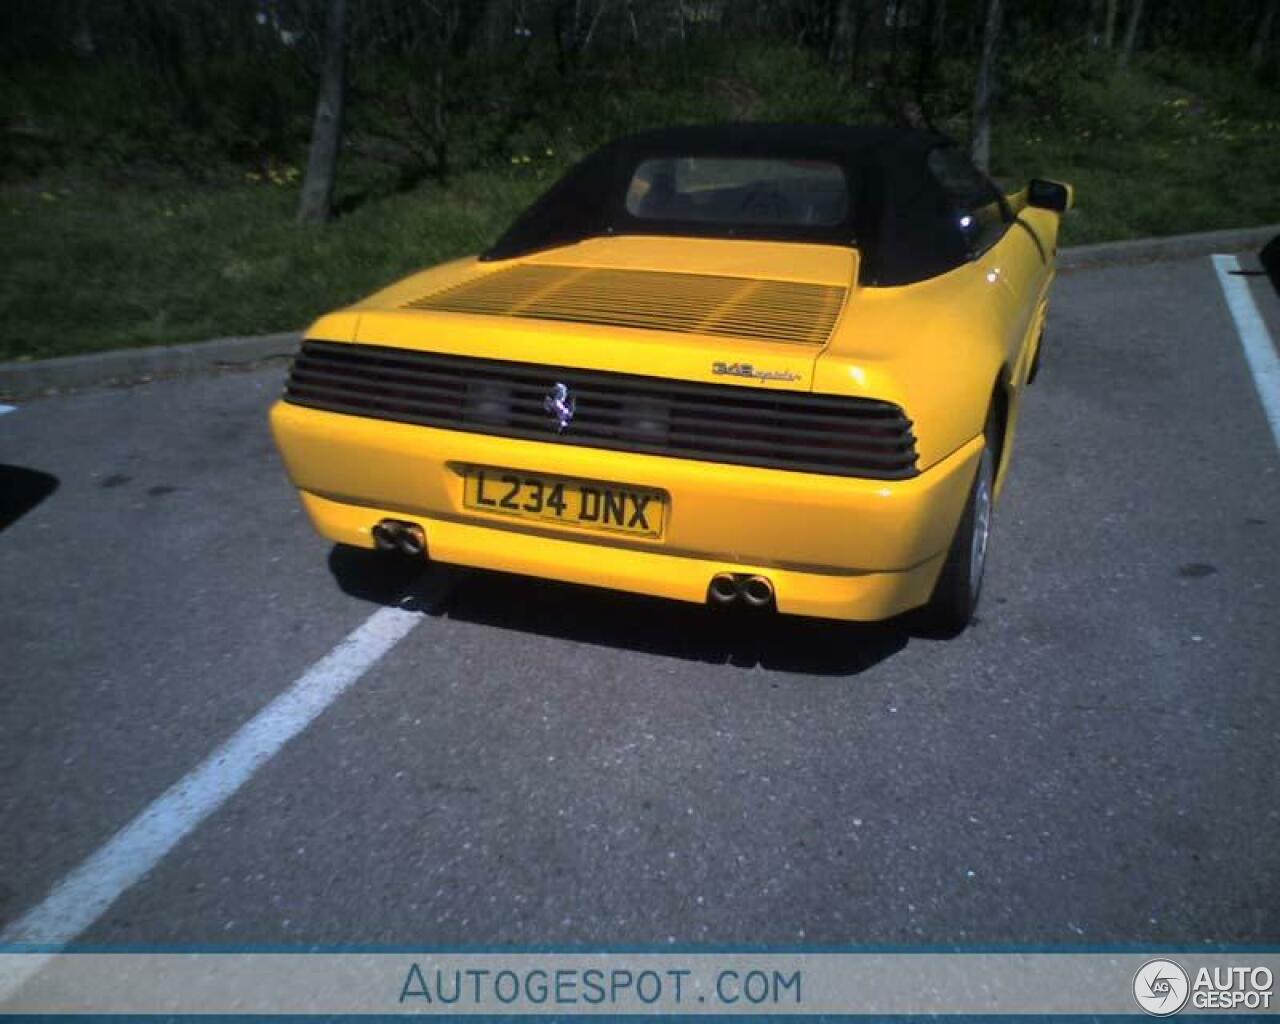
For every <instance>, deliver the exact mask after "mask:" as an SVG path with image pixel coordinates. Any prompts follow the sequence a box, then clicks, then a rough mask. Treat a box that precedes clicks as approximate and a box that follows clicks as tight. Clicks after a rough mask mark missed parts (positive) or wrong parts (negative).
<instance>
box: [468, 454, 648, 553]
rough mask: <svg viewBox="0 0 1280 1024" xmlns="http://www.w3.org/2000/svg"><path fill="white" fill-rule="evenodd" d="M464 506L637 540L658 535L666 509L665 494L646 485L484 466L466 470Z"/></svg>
mask: <svg viewBox="0 0 1280 1024" xmlns="http://www.w3.org/2000/svg"><path fill="white" fill-rule="evenodd" d="M463 504H464V505H466V507H467V508H470V509H476V510H477V511H480V512H496V513H499V514H502V515H509V516H515V517H517V518H519V519H536V520H538V521H539V522H550V523H561V524H563V525H566V526H577V527H581V528H582V529H585V530H607V531H609V532H611V533H630V534H639V535H640V536H642V537H660V536H661V535H662V524H663V520H664V519H665V517H666V510H667V498H666V495H665V494H663V492H661V491H655V490H653V489H652V488H649V487H631V486H629V485H627V484H606V483H599V482H595V481H591V480H572V479H569V478H567V477H557V476H547V475H546V474H544V473H529V472H526V471H524V470H514V469H494V468H492V467H485V466H472V467H470V468H469V469H467V470H466V473H465V476H464V487H463Z"/></svg>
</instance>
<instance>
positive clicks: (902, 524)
mask: <svg viewBox="0 0 1280 1024" xmlns="http://www.w3.org/2000/svg"><path fill="white" fill-rule="evenodd" d="M271 422H272V428H273V431H274V433H275V437H276V441H277V444H278V445H279V447H280V451H281V453H282V455H283V456H284V461H285V465H286V467H287V469H288V471H289V475H290V478H291V479H292V480H293V483H294V485H295V486H296V487H297V488H298V489H299V491H300V492H301V493H302V499H303V503H304V505H305V506H306V508H307V511H308V513H309V514H310V516H311V519H312V522H313V523H314V524H315V527H316V529H317V530H318V531H319V532H320V533H321V534H322V535H324V536H325V537H327V538H329V539H330V540H333V541H337V542H339V543H343V544H351V545H355V546H360V547H372V546H373V540H372V536H371V533H370V531H371V530H372V527H373V526H374V524H376V523H377V522H378V521H379V520H381V519H384V518H395V519H402V520H408V521H412V522H416V523H418V524H419V525H421V526H422V527H423V530H424V531H425V533H426V537H427V548H428V551H429V553H430V556H431V557H432V558H433V559H435V560H438V561H441V562H448V563H454V564H458V565H466V566H475V567H479V568H489V569H498V570H503V571H507V572H515V573H521V574H525V575H530V576H541V577H546V578H549V579H557V580H564V581H567V582H571V583H582V584H590V585H595V586H602V587H611V588H615V589H620V590H629V591H633V592H637V593H645V594H652V595H655V596H659V597H667V598H674V599H677V600H683V601H693V602H698V603H701V602H703V601H705V600H706V597H707V587H708V585H709V583H710V581H711V577H712V576H714V575H715V574H716V573H718V572H735V573H761V574H764V575H767V576H768V577H769V578H770V580H771V581H772V582H773V585H774V591H775V594H776V598H777V606H778V610H779V611H782V612H786V613H790V614H797V615H813V616H819V617H823V618H835V619H850V620H872V619H882V618H887V617H889V616H892V615H895V614H897V613H899V612H903V611H906V610H908V609H910V608H914V607H917V606H919V605H921V604H923V603H924V602H925V601H926V600H927V599H928V597H929V594H930V592H931V590H932V588H933V584H934V582H935V580H936V578H937V574H938V571H939V570H940V568H941V564H942V558H943V555H944V553H945V551H946V549H947V547H948V545H949V544H950V541H951V537H952V535H953V534H954V532H955V528H956V524H957V522H958V521H959V517H960V513H961V511H962V509H963V506H964V502H965V500H966V498H967V495H968V490H969V487H970V484H971V482H972V479H973V472H974V468H975V466H976V464H977V457H978V454H979V453H980V452H981V449H982V441H981V438H975V439H974V440H973V441H971V442H970V443H969V444H967V445H965V446H964V447H963V448H961V449H960V450H958V451H956V452H954V453H952V455H950V456H948V457H947V458H946V459H944V460H943V461H942V462H940V463H938V464H937V465H935V466H933V467H931V468H930V469H929V470H927V471H926V472H924V473H922V474H921V475H919V476H917V477H914V478H912V479H910V480H904V481H892V482H891V481H882V480H862V479H849V478H844V477H827V476H820V475H816V474H807V473H794V472H788V471H781V470H769V469H755V468H749V467H740V466H726V465H719V464H712V463H704V462H695V461H690V460H683V459H672V458H663V457H658V456H650V455H636V454H629V453H618V452H607V451H601V450H598V449H591V448H577V447H574V446H570V445H557V444H549V443H546V442H538V441H520V440H512V439H509V438H497V437H488V436H484V435H479V434H469V433H460V432H456V431H446V430H436V429H433V428H429V427H418V426H412V425H408V424H402V423H390V422H385V421H379V420H370V419H364V418H362V417H355V416H345V415H341V414H337V413H329V412H321V411H318V410H314V409H307V408H303V407H301V406H296V405H291V404H289V403H286V402H280V403H277V405H276V406H275V408H274V409H273V410H272V413H271ZM468 465H479V466H498V467H504V468H510V469H516V470H526V471H530V472H542V473H551V474H557V475H560V476H566V477H579V478H582V479H586V480H604V481H613V482H617V483H620V484H632V485H639V486H645V487H652V488H657V489H660V490H664V491H666V492H667V493H668V495H669V496H670V505H669V511H668V516H667V522H666V528H665V532H664V535H663V536H662V537H661V538H654V539H648V538H640V537H634V538H633V537H626V538H621V537H613V536H609V537H601V536H599V535H596V534H592V533H586V532H584V531H582V530H579V529H576V528H573V527H559V526H555V525H550V524H547V525H543V524H529V525H526V524H525V523H523V522H516V521H512V520H510V519H508V518H506V517H503V516H498V515H486V514H484V513H477V512H475V511H472V510H469V509H466V508H464V506H463V504H462V490H463V486H462V482H463V476H462V470H463V468H464V467H466V466H468Z"/></svg>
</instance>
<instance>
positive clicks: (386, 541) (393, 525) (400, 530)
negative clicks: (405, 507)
mask: <svg viewBox="0 0 1280 1024" xmlns="http://www.w3.org/2000/svg"><path fill="white" fill-rule="evenodd" d="M373 544H374V547H376V548H377V549H378V550H379V551H399V552H400V553H401V554H402V555H408V556H409V557H410V558H421V557H422V556H423V555H425V554H426V553H427V538H426V535H425V534H424V533H423V532H422V527H421V526H419V525H418V524H417V523H406V522H404V521H403V520H400V519H383V520H382V521H381V522H379V523H378V524H377V525H376V526H374V528H373Z"/></svg>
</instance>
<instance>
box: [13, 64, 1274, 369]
mask: <svg viewBox="0 0 1280 1024" xmlns="http://www.w3.org/2000/svg"><path fill="white" fill-rule="evenodd" d="M1055 62H1056V63H1055ZM1046 65H1050V66H1051V70H1052V71H1053V73H1052V74H1046V73H1045V71H1044V68H1045V66H1046ZM947 75H948V76H949V79H948V81H947V82H946V83H944V87H943V91H942V96H943V97H944V99H945V98H946V97H950V100H949V101H948V102H949V103H950V106H951V108H952V109H953V110H955V111H956V113H955V114H954V116H952V117H950V118H949V119H947V118H944V119H943V122H942V126H943V127H945V128H947V129H948V130H950V131H951V132H952V133H953V134H954V135H956V136H957V137H961V138H962V137H963V136H964V134H965V132H966V124H965V118H964V114H963V96H964V90H965V83H966V82H967V71H966V70H965V69H963V68H956V69H950V70H949V71H948V72H947ZM1005 82H1006V85H1005V100H1004V109H1002V110H1001V111H1000V113H999V115H998V117H997V120H996V125H995V152H994V156H993V161H994V164H995V167H994V170H995V173H996V174H997V176H998V177H999V178H1000V179H1001V180H1002V181H1003V182H1005V183H1006V184H1008V185H1010V186H1012V185H1013V184H1015V183H1019V182H1022V181H1025V180H1026V178H1028V177H1030V176H1032V175H1040V176H1046V177H1056V178H1060V179H1063V180H1066V181H1070V182H1072V183H1073V184H1074V185H1075V186H1076V190H1077V204H1078V208H1077V209H1076V210H1073V211H1072V212H1071V213H1069V214H1068V216H1067V218H1066V220H1065V222H1064V239H1063V240H1064V242H1065V244H1079V243H1086V242H1097V241H1104V240H1109V239H1123V238H1133V237H1142V236H1148V235H1162V234H1178V233H1183V232H1188V231H1199V230H1208V229H1213V228H1224V227H1238V226H1247V225H1253V224H1260V223H1270V222H1276V221H1280V175H1277V174H1276V171H1275V154H1276V153H1277V152H1278V151H1280V118H1278V117H1277V115H1276V114H1275V113H1274V111H1275V110H1277V109H1280V104H1277V103H1276V102H1275V98H1276V97H1275V92H1274V91H1267V90H1265V89H1263V88H1262V87H1261V86H1257V85H1255V84H1253V83H1250V82H1247V81H1246V82H1243V83H1242V82H1241V80H1240V79H1239V77H1238V75H1237V76H1231V75H1228V74H1226V73H1225V72H1214V71H1213V70H1211V69H1205V68H1203V67H1201V66H1184V65H1180V64H1178V63H1177V62H1176V61H1174V60H1172V59H1164V60H1161V61H1149V62H1147V63H1146V64H1144V65H1143V66H1141V67H1139V68H1137V69H1135V70H1133V71H1131V72H1127V73H1122V72H1116V71H1114V70H1113V69H1112V68H1111V67H1110V65H1109V64H1104V63H1101V62H1099V61H1097V60H1096V59H1076V58H1074V57H1070V56H1065V57H1064V56H1062V55H1055V54H1053V53H1049V54H1047V55H1044V56H1043V57H1038V58H1035V59H1032V60H1030V61H1028V62H1027V66H1026V67H1025V68H1024V67H1023V66H1022V65H1017V66H1011V67H1010V68H1009V69H1007V75H1006V79H1005ZM606 84H607V83H606ZM626 85H627V81H626V80H621V81H617V82H614V83H613V85H612V86H611V87H607V88H606V87H601V88H597V89H595V90H593V91H592V94H591V97H587V98H585V99H584V100H583V101H582V102H583V103H586V104H588V109H586V110H585V111H579V113H578V115H577V116H578V117H579V119H580V120H579V121H578V122H576V123H575V122H574V121H572V119H571V115H570V106H571V104H569V103H568V101H567V100H566V99H565V97H560V99H559V100H555V101H554V102H552V101H553V100H554V98H552V99H551V100H549V101H548V104H547V105H546V108H545V110H544V111H543V113H542V114H541V120H540V121H536V122H532V123H526V124H524V125H523V126H522V127H521V128H520V129H519V130H518V131H516V132H514V133H512V134H510V135H508V136H505V137H501V138H498V137H497V136H496V135H495V137H494V138H492V139H489V138H488V137H486V140H485V142H484V146H483V147H480V145H479V143H478V142H477V143H474V148H475V149H476V155H475V156H474V157H469V158H468V159H470V160H471V161H472V163H473V165H474V166H476V167H478V168H479V169H473V170H465V171H460V172H459V173H457V174H455V175H454V176H452V177H451V178H450V179H449V182H448V184H447V185H440V184H437V183H434V182H428V183H426V184H422V185H419V186H418V187H417V188H414V189H413V190H411V191H407V192H396V191H395V190H394V189H392V188H390V187H388V186H387V184H386V180H385V179H386V172H385V168H384V169H382V170H381V171H379V170H378V169H377V168H376V167H375V166H374V165H372V164H371V163H370V162H369V161H368V160H363V161H362V160H361V159H360V158H351V159H347V160H346V162H345V163H344V166H343V168H342V183H343V187H342V189H341V190H340V191H341V194H342V195H345V196H351V195H353V194H354V193H355V192H358V191H360V190H362V189H366V190H370V191H369V195H370V198H368V199H367V200H366V201H364V202H361V203H359V204H356V205H355V206H354V209H352V211H351V212H350V213H348V214H346V215H344V216H342V217H340V218H339V219H338V220H336V221H335V222H333V223H332V224H330V225H328V226H326V227H323V228H319V229H303V228H299V227H297V226H296V225H295V224H294V222H293V213H294V210H295V208H296V204H297V191H298V184H297V171H296V168H292V167H290V166H288V165H287V164H285V163H283V162H276V163H274V164H272V165H271V166H272V168H273V169H271V170H269V171H268V172H267V173H265V174H264V173H252V172H245V171H244V169H243V166H242V167H241V168H239V169H235V170H227V169H226V168H224V169H223V170H222V171H221V172H220V173H219V174H217V175H207V176H206V180H205V181H203V182H202V183H196V182H193V180H192V175H191V174H190V173H189V170H186V171H180V170H175V169H173V168H169V169H165V168H163V167H157V166H154V165H153V164H148V163H146V162H145V161H144V160H143V159H142V158H140V157H139V156H138V155H137V154H135V153H132V152H131V153H130V155H129V157H128V159H127V160H126V161H125V162H124V163H123V164H117V165H114V166H108V167H105V168H104V167H103V166H101V165H100V164H96V163H95V162H94V161H93V160H91V159H89V158H87V157H83V156H81V157H76V158H69V159H65V160H63V161H61V163H60V165H59V166H58V167H52V166H45V167H42V168H40V169H39V170H38V171H34V172H32V173H31V175H30V176H28V177H27V178H25V179H24V180H18V181H9V182H7V183H5V184H2V185H0V239H2V240H3V242H4V245H5V249H6V253H5V265H4V270H3V274H2V275H0V359H35V358H42V357H47V356H56V355H66V354H70V353H76V352H88V351H95V350H102V349H110V348H118V347H124V346H135V345H157V344H170V343H176V342H181V341H188V340H194V339H200V338H209V337H214V336H219V335H227V334H242V333H260V332H268V331H278V330H286V329H291V328H296V327H300V326H303V325H304V324H306V323H307V322H308V321H309V320H310V319H312V318H313V317H315V316H316V315H318V314H319V313H321V312H323V311H325V310H327V309H331V308H334V307H337V306H340V305H342V304H344V303H347V302H349V301H351V300H353V299H355V298H357V297H359V296H361V295H364V294H367V293H368V292H370V291H373V290H374V289H376V288H378V287H380V286H382V285H385V284H388V283H390V282H391V281H393V280H395V279H396V278H398V277H400V276H402V275H404V274H406V273H408V272H410V271H413V270H415V269H418V268H422V267H426V266H430V265H431V264H434V263H437V262H440V261H442V260H445V259H449V258H451V257H455V256H458V255H462V254H466V253H472V252H476V251H478V250H479V249H481V248H483V247H484V246H485V245H487V244H488V243H489V242H490V241H492V240H493V239H494V238H495V237H496V236H497V235H498V234H499V232H500V231H501V230H502V228H503V227H505V225H506V224H507V223H508V222H509V221H510V220H511V218H512V217H513V216H514V215H515V214H516V212H518V211H519V210H520V209H521V208H522V207H523V206H524V205H525V204H526V203H527V202H528V201H529V200H530V199H532V198H533V197H534V196H535V195H536V194H537V193H538V192H540V191H541V190H542V189H543V188H545V187H546V185H547V183H548V182H549V181H550V180H551V179H552V178H553V177H554V176H555V175H556V174H557V173H558V172H559V171H560V170H561V169H562V168H563V166H564V164H565V163H566V162H567V160H568V159H569V157H570V156H571V154H573V153H578V152H581V151H583V150H584V149H587V148H590V147H591V146H592V145H594V144H595V143H596V142H598V141H599V139H600V138H601V137H608V136H609V135H612V134H616V133H617V132H619V131H625V130H630V129H634V128H637V127H640V126H642V125H645V124H654V123H662V122H664V121H691V120H692V121H696V120H707V119H718V118H729V117H738V118H756V119H769V118H777V119H785V118H797V119H813V120H844V121H865V120H867V119H868V118H869V117H870V116H871V115H870V107H869V104H868V102H867V101H866V99H865V97H861V96H859V95H856V94H851V93H850V92H849V91H847V90H845V89H844V88H843V87H842V86H841V85H840V84H839V83H838V82H836V81H835V80H834V78H833V77H832V76H830V75H829V74H827V73H826V71H825V69H823V68H822V67H821V65H819V64H816V63H815V62H814V61H813V60H811V59H810V58H808V57H806V56H804V55H803V54H799V53H798V52H797V51H792V50H785V51H779V50H774V51H754V52H747V53H745V54H737V55H735V56H734V57H733V59H732V61H730V62H729V63H727V64H722V65H716V66H714V67H712V68H710V70H708V71H707V72H706V73H705V75H704V76H703V77H702V78H697V77H686V78H685V79H684V80H683V81H681V82H678V83H675V84H673V85H668V86H667V87H664V88H658V87H657V86H656V85H654V84H653V83H652V82H648V83H647V84H645V85H644V86H643V87H642V88H641V87H637V88H636V90H635V91H632V92H628V91H626V89H625V87H626ZM555 102H561V103H562V104H563V105H562V107H560V108H557V107H555V105H554V104H555ZM580 105H581V104H580ZM546 111H550V113H547V112H546ZM1046 111H1050V112H1049V113H1046ZM1268 114H1270V119H1268V117H1267V115H1268ZM477 137H478V136H477ZM482 148H483V153H481V149H482ZM495 152H497V153H498V154H500V155H498V156H495V155H494V154H495ZM142 167H147V168H148V170H147V171H146V173H145V175H144V173H143V172H142V170H141V168H142ZM380 175H381V176H380Z"/></svg>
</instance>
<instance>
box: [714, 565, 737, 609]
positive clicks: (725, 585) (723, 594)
mask: <svg viewBox="0 0 1280 1024" xmlns="http://www.w3.org/2000/svg"><path fill="white" fill-rule="evenodd" d="M707 594H708V596H709V597H710V600H711V603H712V604H732V603H733V602H734V601H736V600H737V599H738V581H737V580H735V579H734V578H733V577H732V576H730V575H729V574H728V573H727V572H720V573H716V575H714V576H712V577H711V586H710V587H708V588H707Z"/></svg>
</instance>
